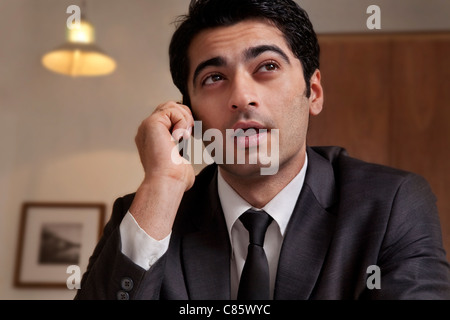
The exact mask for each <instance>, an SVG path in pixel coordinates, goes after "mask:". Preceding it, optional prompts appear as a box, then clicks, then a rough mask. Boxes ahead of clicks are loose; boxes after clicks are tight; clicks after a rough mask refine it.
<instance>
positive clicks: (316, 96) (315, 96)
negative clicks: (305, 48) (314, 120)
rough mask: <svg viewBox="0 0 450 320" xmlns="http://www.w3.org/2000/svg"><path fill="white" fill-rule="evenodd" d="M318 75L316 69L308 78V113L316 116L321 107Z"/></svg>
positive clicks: (321, 95)
mask: <svg viewBox="0 0 450 320" xmlns="http://www.w3.org/2000/svg"><path fill="white" fill-rule="evenodd" d="M320 77H321V76H320V71H319V69H316V71H314V74H313V75H312V77H311V80H310V86H311V95H310V96H309V114H310V115H312V116H317V115H318V114H319V113H320V112H321V111H322V107H323V88H322V85H321V84H320Z"/></svg>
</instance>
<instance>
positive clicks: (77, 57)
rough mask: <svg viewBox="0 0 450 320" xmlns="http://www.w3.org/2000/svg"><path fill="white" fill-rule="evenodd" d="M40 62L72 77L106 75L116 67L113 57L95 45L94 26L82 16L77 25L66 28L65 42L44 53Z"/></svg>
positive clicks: (48, 67)
mask: <svg viewBox="0 0 450 320" xmlns="http://www.w3.org/2000/svg"><path fill="white" fill-rule="evenodd" d="M42 64H43V65H44V66H45V67H46V68H47V69H49V70H51V71H53V72H56V73H60V74H64V75H69V76H72V77H78V76H101V75H107V74H110V73H112V72H113V71H114V70H115V68H116V62H115V61H114V59H113V58H111V57H109V56H108V55H107V54H106V53H105V52H103V51H102V50H101V49H100V48H99V47H97V46H96V45H95V31H94V27H93V26H92V24H90V23H89V22H88V21H86V20H85V19H84V18H83V17H81V20H80V23H79V26H78V27H76V28H72V29H69V28H66V43H64V44H63V45H62V46H60V47H58V48H56V49H54V50H52V51H50V52H48V53H46V54H45V55H44V56H43V57H42Z"/></svg>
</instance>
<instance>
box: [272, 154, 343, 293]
mask: <svg viewBox="0 0 450 320" xmlns="http://www.w3.org/2000/svg"><path fill="white" fill-rule="evenodd" d="M334 189H335V187H334V175H333V169H332V167H331V164H330V163H329V162H328V161H326V160H325V159H324V158H322V157H321V156H319V155H318V154H317V153H315V152H314V151H313V150H312V149H310V148H308V169H307V173H306V177H305V183H304V185H303V189H302V192H301V194H300V197H299V199H298V201H297V204H296V206H295V209H294V212H293V214H292V217H291V219H290V221H289V225H288V228H287V230H286V234H285V238H284V241H283V245H282V248H281V253H280V259H279V263H278V271H277V278H276V283H275V293H274V298H275V299H280V300H291V299H308V298H309V297H310V296H311V293H312V291H313V288H314V286H315V284H316V281H317V279H318V277H319V274H320V271H321V268H322V265H323V263H324V260H325V257H326V254H327V251H328V247H329V245H330V242H331V239H332V236H333V230H334V225H335V216H334V215H333V214H332V213H330V212H329V211H330V209H331V207H332V205H333V204H334V191H335V190H334Z"/></svg>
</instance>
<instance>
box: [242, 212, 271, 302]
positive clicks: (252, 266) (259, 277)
mask: <svg viewBox="0 0 450 320" xmlns="http://www.w3.org/2000/svg"><path fill="white" fill-rule="evenodd" d="M239 219H240V220H241V221H242V223H243V224H244V227H245V228H246V229H247V230H248V232H249V238H250V244H249V245H248V253H247V259H246V260H245V264H244V269H243V270H242V275H241V280H240V282H239V290H238V296H237V298H238V300H268V299H270V277H269V264H268V262H267V257H266V253H265V252H264V248H263V245H264V237H265V235H266V230H267V227H268V226H269V225H270V223H271V222H272V220H273V219H272V217H271V216H269V215H268V214H267V213H266V212H265V211H256V210H252V209H249V210H247V211H245V212H244V213H243V214H242V215H241V216H240V217H239Z"/></svg>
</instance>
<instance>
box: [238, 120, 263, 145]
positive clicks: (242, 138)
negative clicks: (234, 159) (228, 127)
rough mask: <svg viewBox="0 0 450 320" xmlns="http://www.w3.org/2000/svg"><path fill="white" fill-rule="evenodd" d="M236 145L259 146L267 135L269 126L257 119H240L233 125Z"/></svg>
mask: <svg viewBox="0 0 450 320" xmlns="http://www.w3.org/2000/svg"><path fill="white" fill-rule="evenodd" d="M232 129H233V130H234V133H233V137H234V140H235V141H236V145H237V146H238V147H240V148H249V147H256V146H258V145H259V144H260V143H261V141H262V140H263V139H266V137H267V132H268V130H267V128H265V127H264V126H263V125H262V124H261V123H259V122H256V121H239V122H237V123H235V124H234V126H233V127H232Z"/></svg>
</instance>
